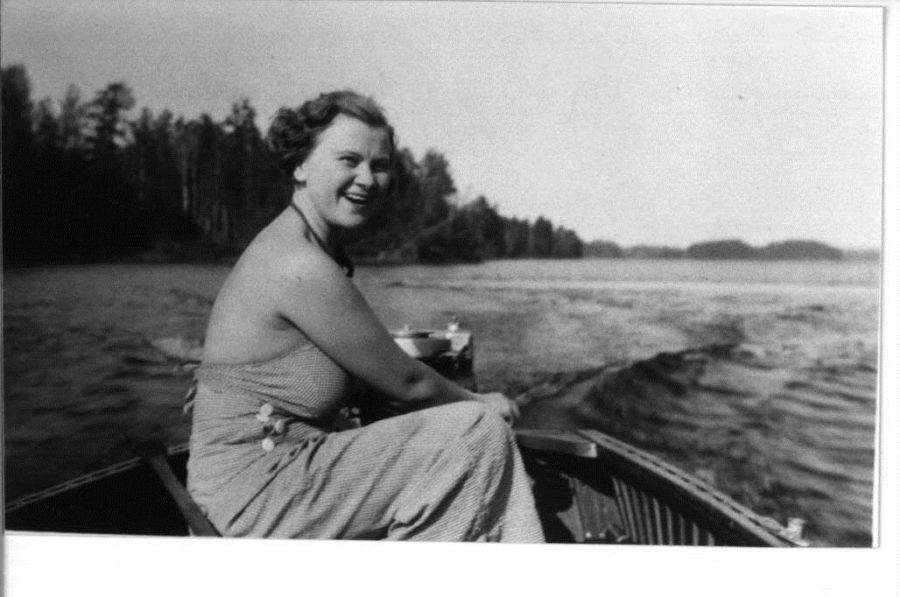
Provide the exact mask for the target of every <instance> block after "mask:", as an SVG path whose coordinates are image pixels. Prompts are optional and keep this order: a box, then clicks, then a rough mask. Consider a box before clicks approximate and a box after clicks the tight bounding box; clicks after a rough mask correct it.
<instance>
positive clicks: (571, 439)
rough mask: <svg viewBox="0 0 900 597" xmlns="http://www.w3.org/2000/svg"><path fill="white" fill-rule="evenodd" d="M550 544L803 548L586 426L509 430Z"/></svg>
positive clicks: (766, 521)
mask: <svg viewBox="0 0 900 597" xmlns="http://www.w3.org/2000/svg"><path fill="white" fill-rule="evenodd" d="M516 437H517V440H518V443H519V447H520V448H521V450H522V453H523V456H524V458H525V462H526V467H527V469H528V471H529V474H531V476H532V477H533V479H534V480H535V500H536V501H537V505H538V511H539V513H540V514H541V517H542V523H543V525H544V529H545V534H546V535H547V539H548V541H551V542H572V541H574V542H579V543H583V542H598V543H636V544H648V545H734V546H771V547H787V546H800V545H805V543H803V542H802V541H800V540H799V537H796V536H792V535H791V533H790V532H789V531H788V530H787V529H785V528H784V527H782V526H781V525H779V524H778V523H777V522H776V521H775V520H773V519H770V518H765V517H762V516H759V515H758V514H756V513H754V512H753V511H751V510H749V509H748V508H745V507H744V506H741V505H740V504H738V503H737V502H735V501H734V500H732V499H730V498H729V497H727V496H725V495H724V494H722V493H721V492H719V491H718V490H716V489H714V488H713V487H711V486H709V485H707V484H706V483H704V482H702V481H701V480H699V479H697V478H696V477H693V476H692V475H688V474H687V473H685V472H684V471H682V470H680V469H678V468H677V467H674V466H672V465H670V464H668V463H666V462H664V461H662V460H661V459H659V458H657V457H655V456H653V455H651V454H648V453H646V452H643V451H642V450H639V449H637V448H634V447H633V446H630V445H628V444H626V443H624V442H621V441H618V440H616V439H614V438H612V437H610V436H608V435H606V434H603V433H601V432H599V431H593V430H578V431H572V430H552V429H550V430H534V429H523V430H517V431H516Z"/></svg>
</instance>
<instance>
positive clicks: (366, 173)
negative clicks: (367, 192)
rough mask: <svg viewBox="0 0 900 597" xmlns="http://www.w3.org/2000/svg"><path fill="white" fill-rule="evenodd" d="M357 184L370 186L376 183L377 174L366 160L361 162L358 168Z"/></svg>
mask: <svg viewBox="0 0 900 597" xmlns="http://www.w3.org/2000/svg"><path fill="white" fill-rule="evenodd" d="M355 180H356V184H358V185H359V186H361V187H366V188H369V187H371V186H372V185H374V184H375V175H374V174H372V168H370V167H369V165H368V164H367V163H365V162H360V164H359V166H357V168H356V179H355Z"/></svg>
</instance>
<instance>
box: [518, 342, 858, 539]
mask: <svg viewBox="0 0 900 597" xmlns="http://www.w3.org/2000/svg"><path fill="white" fill-rule="evenodd" d="M738 331H739V330H732V332H729V334H728V335H729V336H730V337H731V339H732V340H733V341H732V342H726V343H716V344H710V345H705V346H702V347H699V348H693V349H689V350H683V351H679V352H663V353H659V354H657V355H655V356H653V357H652V358H649V359H645V360H638V361H635V362H630V363H620V364H614V365H609V366H605V367H599V368H596V369H591V370H584V371H579V372H574V373H570V374H564V375H556V376H553V377H552V378H548V379H547V380H546V381H545V382H544V383H541V384H538V385H537V386H535V387H534V388H533V389H532V390H530V391H529V392H527V393H525V394H523V395H522V396H520V397H519V398H518V399H517V400H518V401H519V402H520V406H521V407H522V411H523V414H522V418H521V420H520V422H519V423H518V426H520V427H523V428H529V427H531V428H568V429H576V428H584V427H590V428H594V429H597V430H600V431H603V432H605V433H609V434H611V435H613V436H616V437H619V438H621V439H623V440H624V441H627V442H630V443H633V444H635V445H637V446H639V447H641V448H643V449H646V450H648V451H650V452H652V453H655V454H656V455H658V456H660V457H662V458H664V459H666V460H668V461H670V462H672V463H673V464H675V465H677V466H680V467H682V468H684V469H685V470H687V471H690V472H692V473H694V474H696V475H698V476H700V477H701V478H704V479H705V480H707V481H709V482H711V483H713V484H715V485H716V486H718V487H719V488H720V489H721V490H723V491H724V492H725V493H727V494H729V495H730V496H731V497H733V498H734V499H736V500H738V501H739V502H741V503H743V504H745V505H747V506H749V507H750V508H752V509H754V510H756V511H758V512H760V513H761V514H764V515H768V516H771V517H773V518H776V519H778V520H779V521H781V522H783V523H784V522H786V521H787V519H788V518H789V517H800V518H804V519H806V520H807V522H808V526H807V537H808V538H809V539H810V540H812V541H813V543H814V544H820V545H842V546H844V545H853V546H870V545H871V543H872V537H871V534H870V533H869V532H867V530H866V529H865V526H862V528H861V525H860V524H859V520H860V519H863V520H866V519H870V517H871V512H872V504H871V498H872V490H871V487H872V480H873V465H874V425H875V406H876V405H875V396H876V387H875V385H876V376H875V370H874V367H873V366H872V364H871V359H872V358H873V355H866V354H859V353H854V352H853V351H838V352H837V354H834V353H832V354H831V356H830V357H829V358H822V355H821V354H819V355H818V356H817V358H813V359H811V360H810V359H806V358H797V355H796V354H791V351H790V350H788V351H779V352H773V351H772V350H770V349H764V348H762V347H759V346H754V345H752V344H745V343H744V342H743V341H742V338H743V334H740V333H738ZM720 337H721V336H720Z"/></svg>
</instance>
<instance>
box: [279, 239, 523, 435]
mask: <svg viewBox="0 0 900 597" xmlns="http://www.w3.org/2000/svg"><path fill="white" fill-rule="evenodd" d="M273 273H274V279H273V281H272V286H273V287H272V291H273V293H272V294H273V295H274V296H275V298H276V308H277V311H278V314H279V316H281V317H283V318H284V319H286V320H287V321H289V322H291V323H292V324H294V325H296V326H297V327H298V328H299V329H300V330H301V331H302V332H303V333H304V334H305V335H306V336H307V337H309V339H310V340H312V341H313V342H314V343H315V344H316V345H317V346H318V347H319V348H320V349H321V350H322V351H323V352H325V353H326V354H327V355H328V356H329V357H331V358H332V359H334V361H335V362H337V363H339V364H340V365H341V366H342V367H344V368H345V369H347V370H348V371H350V372H351V373H352V374H354V375H356V376H357V377H359V378H361V379H363V380H364V381H366V382H367V383H369V384H370V385H371V386H372V387H374V388H375V389H377V390H378V391H379V392H380V393H382V394H384V395H386V396H387V397H389V398H392V399H394V400H396V401H397V402H398V403H399V404H401V405H403V406H405V407H406V408H420V407H424V406H433V405H438V404H445V403H450V402H459V401H464V400H478V401H481V402H484V403H486V404H488V405H489V406H491V407H492V408H493V409H495V410H497V411H498V412H500V413H501V414H502V415H504V417H505V418H511V417H512V416H513V415H514V413H513V409H514V406H513V405H512V404H509V402H510V401H508V400H507V399H506V398H505V397H503V396H502V395H501V394H475V393H473V392H469V391H468V390H466V389H464V388H462V387H460V386H458V385H456V384H454V383H452V382H451V381H449V380H447V379H445V378H444V377H442V376H441V375H439V374H438V373H437V372H435V371H434V370H433V369H431V368H430V367H428V366H427V365H425V364H424V363H421V362H420V361H417V360H416V359H414V358H412V357H410V356H409V355H407V354H406V353H405V352H403V351H402V350H401V349H400V348H399V347H398V346H397V344H396V343H395V342H394V339H393V338H392V337H391V335H390V333H388V331H387V330H386V329H385V328H384V326H383V325H382V324H381V322H380V321H379V320H378V318H377V317H376V316H375V313H374V312H373V311H372V309H371V307H370V306H369V304H368V303H367V302H366V300H365V299H364V298H363V296H362V294H360V292H359V290H358V289H357V288H356V286H355V285H354V284H353V283H352V282H350V281H349V280H348V279H347V278H346V277H345V276H344V275H343V273H342V272H341V271H340V269H339V268H338V267H337V266H336V265H335V264H334V263H333V262H332V261H330V260H329V259H328V258H327V257H326V256H325V255H321V254H318V253H312V252H310V253H307V254H305V255H302V256H296V257H291V258H290V259H285V260H284V262H283V265H281V266H279V267H278V268H277V269H276V271H275V272H273Z"/></svg>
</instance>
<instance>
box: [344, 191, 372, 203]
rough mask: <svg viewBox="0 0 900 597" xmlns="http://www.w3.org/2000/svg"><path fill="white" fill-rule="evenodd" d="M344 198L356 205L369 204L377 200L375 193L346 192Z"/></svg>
mask: <svg viewBox="0 0 900 597" xmlns="http://www.w3.org/2000/svg"><path fill="white" fill-rule="evenodd" d="M344 198H345V199H347V201H349V202H350V203H353V204H354V205H368V204H370V203H372V201H374V200H375V194H374V193H344Z"/></svg>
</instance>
